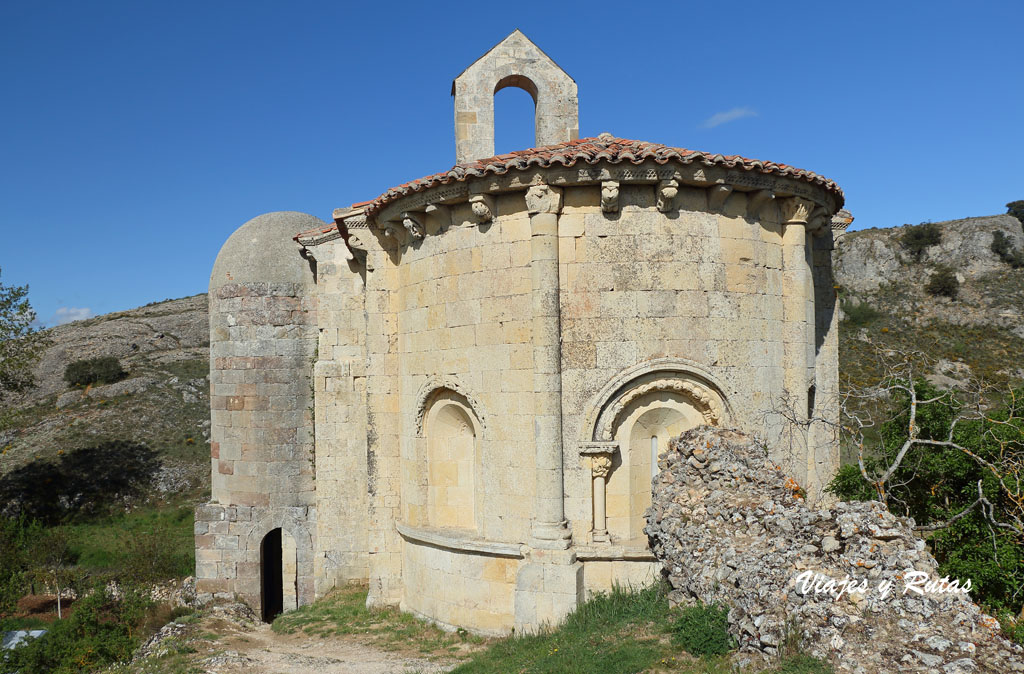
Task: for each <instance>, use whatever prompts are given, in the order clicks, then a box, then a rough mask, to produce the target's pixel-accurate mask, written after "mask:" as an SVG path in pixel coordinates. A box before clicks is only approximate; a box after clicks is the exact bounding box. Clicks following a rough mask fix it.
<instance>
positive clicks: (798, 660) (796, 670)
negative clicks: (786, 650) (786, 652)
mask: <svg viewBox="0 0 1024 674" xmlns="http://www.w3.org/2000/svg"><path fill="white" fill-rule="evenodd" d="M833 671H834V670H833V669H832V666H831V665H830V664H828V663H827V662H825V661H824V660H819V659H818V658H815V657H812V656H810V655H803V654H801V655H791V656H789V657H788V658H784V659H783V660H782V662H780V663H779V666H778V667H776V668H775V669H773V670H771V672H772V674H832V672H833Z"/></svg>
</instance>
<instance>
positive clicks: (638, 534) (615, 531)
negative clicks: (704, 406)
mask: <svg viewBox="0 0 1024 674" xmlns="http://www.w3.org/2000/svg"><path fill="white" fill-rule="evenodd" d="M703 423H706V421H705V419H704V416H703V415H702V414H701V412H700V411H699V410H698V409H697V408H696V407H695V406H694V405H693V404H692V402H691V401H690V400H688V399H687V398H686V397H684V396H682V395H680V394H679V393H677V392H675V391H652V392H651V393H648V394H646V395H644V396H642V397H640V398H638V399H637V400H635V401H633V402H632V403H631V404H630V405H629V406H628V407H627V408H626V409H625V410H624V411H623V413H622V415H621V416H620V423H619V424H618V426H617V428H616V433H615V439H616V440H618V441H619V447H620V452H621V465H619V466H617V467H616V468H615V469H614V470H613V471H612V472H611V474H610V475H609V477H608V482H607V487H606V494H607V496H606V500H607V504H606V508H607V527H608V533H609V534H610V535H611V537H612V540H614V541H618V542H620V543H627V542H632V544H633V545H637V546H642V545H646V539H645V536H644V532H643V530H644V526H646V524H647V521H646V519H645V517H644V515H645V513H646V511H647V509H648V508H650V507H651V480H652V479H653V478H654V477H655V476H656V475H657V474H658V458H659V457H660V456H661V455H662V454H663V453H664V452H665V451H666V450H667V449H668V442H669V440H671V439H672V438H674V437H675V436H677V435H679V434H680V433H682V432H683V431H685V430H688V429H690V428H693V427H695V426H699V425H700V424H703Z"/></svg>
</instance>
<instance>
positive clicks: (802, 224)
mask: <svg viewBox="0 0 1024 674" xmlns="http://www.w3.org/2000/svg"><path fill="white" fill-rule="evenodd" d="M779 206H780V209H781V212H782V226H783V231H782V354H783V368H784V375H783V383H784V386H785V389H786V391H787V392H788V394H789V401H788V402H789V405H790V406H791V407H792V408H793V412H795V413H796V416H797V418H798V419H805V418H806V416H807V389H808V387H809V386H810V385H811V383H812V382H811V380H810V379H809V378H808V374H807V373H808V364H809V362H811V361H810V360H809V358H808V351H809V350H810V351H811V354H812V355H813V349H814V332H813V331H814V305H813V302H814V294H813V290H812V288H811V282H812V278H811V268H810V265H809V264H808V261H807V254H808V245H807V219H808V217H810V215H811V211H812V210H813V209H814V204H813V203H812V202H811V201H808V200H807V199H801V198H800V197H790V198H788V199H781V200H780V201H779ZM809 303H811V304H810V305H809ZM808 314H810V322H808V320H809V319H808ZM808 335H810V338H808ZM802 444H803V446H802V447H799V446H794V447H792V448H791V451H793V452H804V453H806V452H807V451H808V450H809V448H808V446H807V442H806V437H803V438H802ZM787 468H789V469H790V470H792V471H794V474H793V476H794V477H795V478H796V479H797V480H799V481H800V482H801V483H804V482H806V479H807V474H806V472H807V461H806V457H805V456H793V457H792V463H791V465H790V466H788V467H787Z"/></svg>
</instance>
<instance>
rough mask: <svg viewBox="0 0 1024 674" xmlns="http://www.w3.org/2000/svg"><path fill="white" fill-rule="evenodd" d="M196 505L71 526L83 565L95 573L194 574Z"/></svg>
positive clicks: (73, 543)
mask: <svg viewBox="0 0 1024 674" xmlns="http://www.w3.org/2000/svg"><path fill="white" fill-rule="evenodd" d="M193 523H194V514H193V511H192V507H191V506H178V507H176V508H168V509H161V508H156V507H147V508H139V509H137V510H133V511H131V512H127V513H121V514H117V515H114V516H112V517H109V518H103V519H98V520H94V521H91V522H86V523H83V524H74V525H70V526H68V533H69V534H70V539H71V549H72V550H73V551H74V552H75V553H76V555H77V557H78V567H79V568H81V569H83V570H87V571H90V572H112V571H117V572H119V573H124V572H126V571H127V572H128V573H129V574H132V573H134V574H136V575H139V574H141V575H146V574H145V572H146V571H147V568H146V567H147V566H148V567H149V569H152V571H154V572H156V571H160V572H162V573H157V574H156V575H157V576H163V575H166V574H170V575H168V576H167V577H180V578H183V577H185V576H189V575H191V574H192V573H193V572H194V570H195V538H194V533H193Z"/></svg>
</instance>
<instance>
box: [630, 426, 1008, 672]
mask: <svg viewBox="0 0 1024 674" xmlns="http://www.w3.org/2000/svg"><path fill="white" fill-rule="evenodd" d="M660 465H661V472H660V474H659V475H658V476H657V478H656V479H655V483H654V497H653V505H652V507H651V509H650V510H649V511H648V526H647V529H646V531H647V534H648V536H649V537H650V539H651V543H652V549H653V550H654V553H655V554H656V555H657V557H658V558H659V559H660V560H661V561H662V563H663V564H664V567H665V569H666V571H667V573H668V579H669V582H670V583H671V585H672V588H673V590H672V593H671V595H670V599H671V600H672V601H673V602H674V603H677V604H678V603H683V604H687V603H694V602H696V601H700V602H704V603H705V604H710V603H714V602H720V603H722V604H725V605H727V606H728V607H729V630H730V632H731V633H732V634H733V635H734V636H735V638H736V640H737V641H738V643H739V647H740V649H741V651H746V652H748V653H752V654H761V655H763V656H764V657H769V656H771V655H774V654H775V653H776V652H777V650H778V649H779V647H780V645H781V644H782V643H783V641H784V640H786V639H787V638H789V639H793V638H796V639H798V640H799V641H800V643H801V646H802V647H803V648H804V649H805V650H806V651H808V652H810V653H811V654H812V655H815V656H816V657H821V658H826V659H828V660H829V661H830V662H831V664H832V666H833V667H834V668H835V670H836V671H837V672H856V673H857V674H869V673H873V672H895V671H901V672H943V673H944V674H953V673H955V672H1024V649H1022V648H1021V647H1020V646H1017V645H1015V644H1013V643H1011V642H1009V641H1007V640H1005V639H1003V638H1002V637H1001V636H1000V634H999V624H998V622H997V621H996V620H995V619H993V618H992V617H990V616H987V615H985V614H984V613H982V612H981V610H980V609H979V608H978V606H977V605H976V604H974V603H973V602H972V601H971V600H970V598H969V596H968V595H966V594H963V593H961V592H959V591H947V592H939V591H937V590H936V588H933V587H929V586H926V585H924V583H923V581H921V583H920V584H918V585H915V583H916V582H918V581H920V580H921V579H922V578H927V579H929V580H938V579H940V578H941V577H940V575H939V574H938V565H937V563H936V561H935V559H934V558H933V557H932V556H931V555H930V554H929V553H928V552H927V550H926V549H925V543H924V541H923V540H921V539H920V538H918V537H916V536H915V534H914V532H913V521H912V520H908V519H901V518H897V517H895V516H893V515H892V514H891V513H889V511H888V510H886V509H885V507H884V506H883V505H882V504H881V503H877V502H856V503H844V502H839V503H835V504H834V505H832V506H829V507H820V508H817V509H814V508H809V507H808V506H807V505H806V504H805V503H804V500H803V498H802V495H801V492H800V490H799V487H798V486H797V485H796V483H795V482H793V480H792V479H790V478H788V477H787V476H786V475H784V474H783V473H782V471H781V470H780V468H779V466H777V465H776V464H774V463H773V462H771V461H770V460H769V459H768V454H767V452H766V450H765V448H764V447H763V446H761V445H759V444H758V443H756V442H754V441H753V440H751V439H750V438H748V437H746V436H744V435H742V434H740V433H738V432H736V431H728V430H721V429H715V428H711V427H707V426H704V427H699V428H696V429H693V430H691V431H687V432H686V433H684V434H683V435H681V436H680V437H678V438H676V439H674V440H673V441H672V442H671V443H670V450H669V451H668V452H667V453H666V454H665V455H664V457H663V458H662V459H661V463H660ZM922 574H923V575H922ZM830 580H831V581H832V584H831V585H829V584H827V583H828V581H830ZM844 580H845V581H847V583H846V584H843V581H844ZM966 580H967V579H963V581H964V582H966ZM851 582H854V583H856V586H855V589H856V591H852V590H850V589H849V584H850V583H851ZM951 586H952V581H950V582H949V583H948V584H947V586H945V587H944V588H943V589H946V590H950V589H952V588H951ZM886 587H888V593H885V592H884V590H885V589H886ZM913 587H917V589H920V590H922V591H923V594H918V593H917V592H915V591H914V589H912V588H913ZM822 590H824V591H822ZM829 590H830V591H829Z"/></svg>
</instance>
